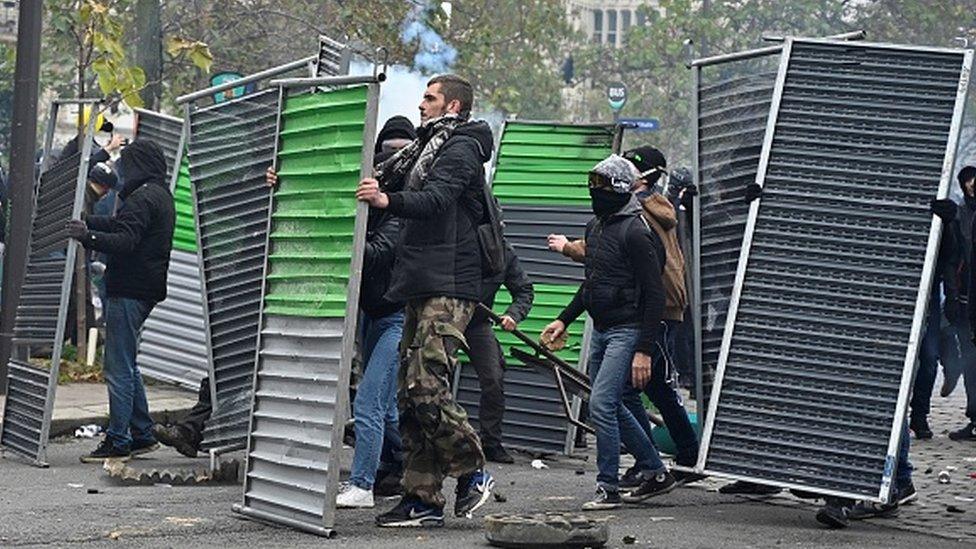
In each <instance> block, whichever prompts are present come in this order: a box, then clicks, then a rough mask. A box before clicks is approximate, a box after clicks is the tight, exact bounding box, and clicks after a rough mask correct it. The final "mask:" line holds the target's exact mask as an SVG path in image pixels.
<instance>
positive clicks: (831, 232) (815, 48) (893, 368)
mask: <svg viewBox="0 0 976 549" xmlns="http://www.w3.org/2000/svg"><path fill="white" fill-rule="evenodd" d="M972 56H973V53H972V51H971V50H953V49H938V48H917V47H907V46H896V45H890V44H861V43H847V42H835V41H829V40H814V39H787V40H786V41H785V43H784V45H783V54H782V58H781V62H780V65H779V70H778V73H777V80H776V86H775V91H774V95H773V98H772V103H771V114H770V118H769V121H768V125H767V131H766V133H765V140H764V143H763V148H762V153H761V156H760V161H759V167H758V174H759V175H758V178H757V182H758V183H759V184H760V185H761V186H762V189H763V191H762V196H761V198H760V199H758V200H757V201H755V202H754V203H753V204H752V205H751V207H750V211H749V217H748V223H747V226H746V232H745V238H744V240H743V248H742V253H741V255H740V259H739V263H738V266H737V272H736V278H735V284H734V289H733V293H732V299H731V303H730V306H729V311H728V318H727V321H726V327H725V331H724V335H723V341H722V346H721V350H720V354H719V358H718V368H717V374H716V380H715V385H714V387H713V391H712V397H711V400H710V402H709V407H710V408H709V414H708V418H707V422H706V426H705V432H704V436H703V441H702V452H701V455H700V459H699V463H698V467H697V468H698V470H700V471H704V472H705V473H707V474H711V475H716V476H721V477H726V478H733V479H742V480H749V481H753V482H759V483H763V484H769V485H775V486H781V487H786V488H798V489H802V490H807V491H812V492H816V493H821V494H826V495H835V496H841V497H849V498H855V499H864V500H869V501H878V502H887V501H889V499H890V495H891V488H892V479H893V477H894V475H895V470H896V467H897V450H898V447H899V444H900V442H901V433H902V422H903V421H904V419H905V413H906V408H907V401H908V398H909V395H910V392H911V384H912V377H913V373H914V364H915V360H916V356H917V351H918V342H919V339H920V337H921V332H922V328H923V325H924V322H925V317H926V305H927V302H928V296H929V292H930V289H931V286H932V280H933V271H934V267H935V260H936V256H937V251H938V245H939V240H940V234H941V222H940V221H939V220H938V219H937V218H933V216H932V214H931V213H930V211H929V201H930V200H931V199H932V198H936V197H945V196H946V194H947V192H948V187H949V181H950V178H951V176H952V167H953V157H954V154H955V149H956V145H957V137H958V132H959V126H960V121H961V118H962V112H963V105H964V101H965V97H966V92H967V89H968V83H969V75H970V70H971V66H972ZM893 181H895V182H898V183H897V184H892V182H893Z"/></svg>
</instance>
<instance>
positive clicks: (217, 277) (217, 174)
mask: <svg viewBox="0 0 976 549" xmlns="http://www.w3.org/2000/svg"><path fill="white" fill-rule="evenodd" d="M277 100H278V96H277V90H267V91H263V92H259V93H256V94H254V95H250V96H246V97H242V98H239V99H235V100H232V101H228V102H224V103H217V104H215V105H212V106H209V107H204V108H199V109H196V110H190V114H189V120H190V134H189V149H188V150H189V156H190V175H191V180H192V183H193V198H194V208H195V209H194V215H195V218H196V224H197V232H198V238H199V240H198V243H199V247H200V251H199V255H200V260H201V267H202V269H201V285H202V288H203V294H204V312H205V315H204V320H205V325H206V327H207V329H206V333H207V343H208V352H209V354H210V356H209V364H210V365H211V368H212V370H211V372H210V376H211V387H212V389H213V394H212V402H213V403H214V411H213V416H212V418H211V420H210V422H209V423H208V424H207V427H206V429H205V430H204V442H203V446H204V448H229V447H243V446H244V444H245V440H246V436H247V422H248V407H249V406H250V401H251V397H250V393H251V387H252V382H253V377H254V357H255V352H256V350H257V340H258V316H259V314H260V311H261V276H262V273H263V269H264V248H265V240H266V238H267V222H268V188H267V187H266V186H265V183H264V173H265V170H266V169H267V168H268V166H270V165H271V164H272V162H273V161H274V145H275V128H276V126H275V124H276V121H277V111H278V108H277Z"/></svg>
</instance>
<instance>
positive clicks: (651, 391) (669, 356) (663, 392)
mask: <svg viewBox="0 0 976 549" xmlns="http://www.w3.org/2000/svg"><path fill="white" fill-rule="evenodd" d="M680 325H681V323H680V322H678V321H675V320H665V321H663V322H662V324H661V338H660V340H659V341H658V343H657V345H655V348H654V353H653V354H652V355H651V360H652V361H653V362H652V366H651V381H649V382H648V383H647V385H646V386H644V388H643V392H644V394H646V395H647V398H648V399H650V401H651V402H652V403H653V404H654V406H655V407H656V408H657V409H658V411H659V412H661V419H663V420H664V425H665V426H667V428H668V433H669V434H670V435H671V439H672V440H673V441H674V444H675V446H676V447H677V449H678V453H677V455H676V456H675V459H676V461H677V462H678V464H679V465H684V466H688V467H691V466H693V465H695V462H697V461H698V435H697V434H695V428H694V427H693V426H692V425H691V420H690V419H689V418H688V412H687V411H686V410H685V407H684V403H683V402H682V401H681V395H679V394H678V391H676V390H675V386H676V385H677V379H676V375H677V368H676V366H675V362H674V341H675V336H676V335H677V333H678V327H679V326H680ZM640 395H641V390H640V389H636V388H634V387H630V386H628V387H627V388H625V389H624V406H626V407H627V409H628V410H630V413H631V414H633V415H634V418H635V419H637V423H639V424H640V426H641V429H643V430H644V432H645V433H647V436H648V437H651V422H650V421H649V420H648V419H647V412H646V411H645V410H644V403H643V402H641V398H640ZM652 440H653V439H652ZM627 450H628V451H630V448H628V449H627Z"/></svg>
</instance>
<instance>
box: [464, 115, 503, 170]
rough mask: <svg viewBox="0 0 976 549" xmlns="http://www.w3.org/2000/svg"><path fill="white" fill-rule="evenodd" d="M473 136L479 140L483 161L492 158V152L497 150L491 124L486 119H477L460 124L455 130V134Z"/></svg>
mask: <svg viewBox="0 0 976 549" xmlns="http://www.w3.org/2000/svg"><path fill="white" fill-rule="evenodd" d="M462 135H463V136H466V137H471V138H473V139H474V140H475V141H477V142H478V149H479V151H480V152H481V161H482V162H488V161H489V160H491V153H492V151H493V150H495V138H494V137H493V136H492V135H491V126H489V125H488V123H487V122H485V121H484V120H475V121H473V122H468V123H466V124H462V125H460V126H458V127H457V128H456V129H455V130H454V136H462Z"/></svg>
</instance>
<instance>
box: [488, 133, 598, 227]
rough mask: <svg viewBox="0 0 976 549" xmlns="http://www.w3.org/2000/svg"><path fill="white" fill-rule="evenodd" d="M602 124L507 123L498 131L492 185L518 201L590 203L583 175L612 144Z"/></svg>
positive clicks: (507, 199)
mask: <svg viewBox="0 0 976 549" xmlns="http://www.w3.org/2000/svg"><path fill="white" fill-rule="evenodd" d="M613 138H614V131H613V129H612V128H611V127H607V126H568V125H560V124H535V123H533V124H529V123H520V122H508V123H506V124H505V133H504V134H503V135H502V139H501V144H500V147H499V151H498V160H497V164H496V169H495V176H494V179H493V182H492V190H493V191H494V193H495V196H496V197H498V200H499V201H500V202H501V203H502V204H505V203H506V202H511V203H518V204H548V205H554V206H556V205H572V206H580V207H585V208H587V209H588V208H589V204H590V195H589V191H588V190H587V187H586V174H587V173H588V172H589V171H590V168H592V167H593V166H594V165H595V164H596V163H597V162H599V161H600V160H603V159H604V158H606V157H607V155H609V154H610V152H611V151H612V149H613Z"/></svg>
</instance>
